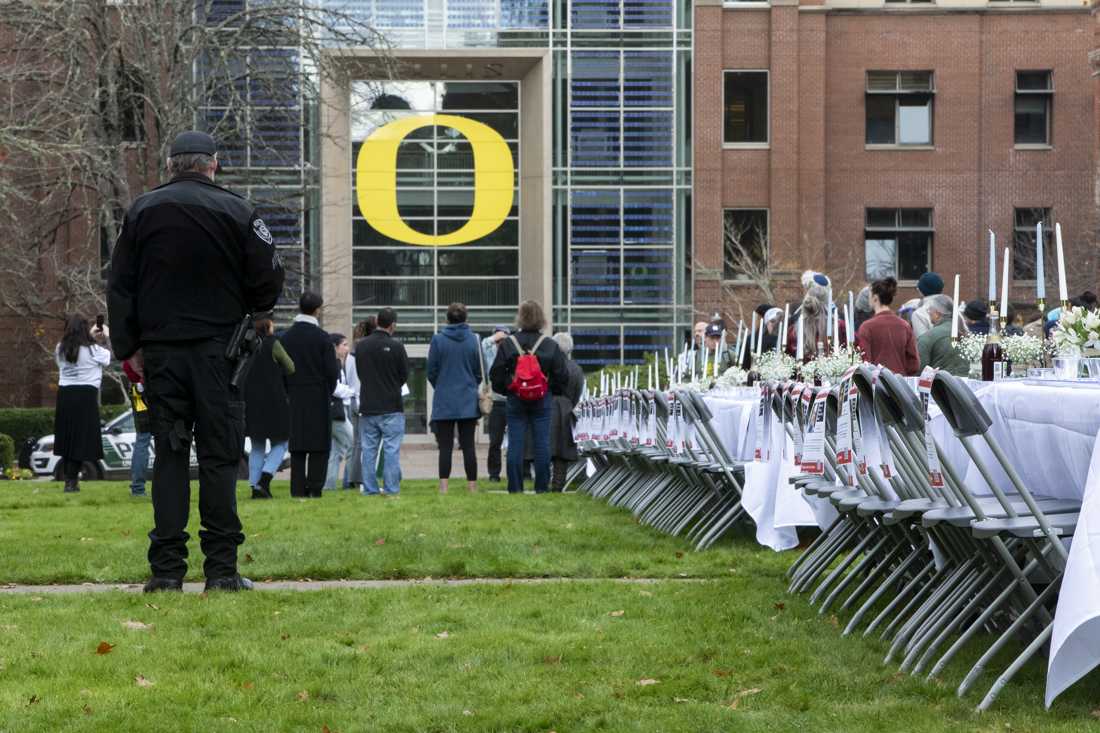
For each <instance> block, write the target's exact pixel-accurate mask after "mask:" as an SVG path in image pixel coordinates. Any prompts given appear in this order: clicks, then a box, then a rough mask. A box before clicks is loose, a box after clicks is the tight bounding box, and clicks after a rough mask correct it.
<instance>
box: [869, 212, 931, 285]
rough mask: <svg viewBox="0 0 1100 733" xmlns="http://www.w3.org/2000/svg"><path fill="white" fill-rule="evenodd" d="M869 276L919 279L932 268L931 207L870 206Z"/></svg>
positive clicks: (871, 278)
mask: <svg viewBox="0 0 1100 733" xmlns="http://www.w3.org/2000/svg"><path fill="white" fill-rule="evenodd" d="M863 247H864V254H865V256H866V259H867V268H866V269H867V279H868V280H877V279H879V278H882V277H887V276H890V277H894V278H897V279H898V280H917V279H919V278H920V276H921V275H923V274H924V273H926V272H928V271H929V270H931V269H932V209H867V221H866V226H865V229H864V232H863Z"/></svg>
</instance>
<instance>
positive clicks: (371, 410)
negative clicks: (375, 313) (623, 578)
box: [355, 328, 409, 415]
mask: <svg viewBox="0 0 1100 733" xmlns="http://www.w3.org/2000/svg"><path fill="white" fill-rule="evenodd" d="M355 371H356V373H357V374H358V376H359V414H360V415H389V414H392V413H395V412H404V411H405V406H404V401H403V400H402V397H401V386H402V385H403V384H405V383H406V382H407V381H409V357H408V356H407V355H406V353H405V346H404V345H403V344H402V343H401V342H400V341H398V340H397V339H395V338H394V337H393V336H391V335H390V334H389V332H388V331H384V330H382V329H381V328H377V329H375V330H374V332H373V333H372V334H371V335H370V336H367V337H366V338H365V339H363V340H361V341H360V342H359V343H357V344H356V345H355Z"/></svg>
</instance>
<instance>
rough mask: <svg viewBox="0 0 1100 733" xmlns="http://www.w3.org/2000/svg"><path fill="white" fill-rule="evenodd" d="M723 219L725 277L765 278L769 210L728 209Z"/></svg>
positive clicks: (736, 278)
mask: <svg viewBox="0 0 1100 733" xmlns="http://www.w3.org/2000/svg"><path fill="white" fill-rule="evenodd" d="M722 218H723V221H722V223H723V227H722V250H723V256H722V278H723V279H724V280H761V279H766V277H767V272H768V210H767V209H726V210H725V211H723V212H722Z"/></svg>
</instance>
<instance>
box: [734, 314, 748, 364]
mask: <svg viewBox="0 0 1100 733" xmlns="http://www.w3.org/2000/svg"><path fill="white" fill-rule="evenodd" d="M742 325H744V321H742ZM740 341H741V345H740V346H739V347H738V348H737V366H741V365H742V364H744V363H745V347H746V346H747V345H748V343H749V340H748V338H742V339H740Z"/></svg>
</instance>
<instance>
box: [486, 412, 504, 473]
mask: <svg viewBox="0 0 1100 733" xmlns="http://www.w3.org/2000/svg"><path fill="white" fill-rule="evenodd" d="M507 425H508V414H507V408H506V407H505V402H503V401H502V400H494V401H493V411H492V412H490V413H489V461H488V466H486V468H488V470H489V478H490V479H492V480H494V481H499V480H500V447H501V446H502V445H504V428H505V427H507Z"/></svg>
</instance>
